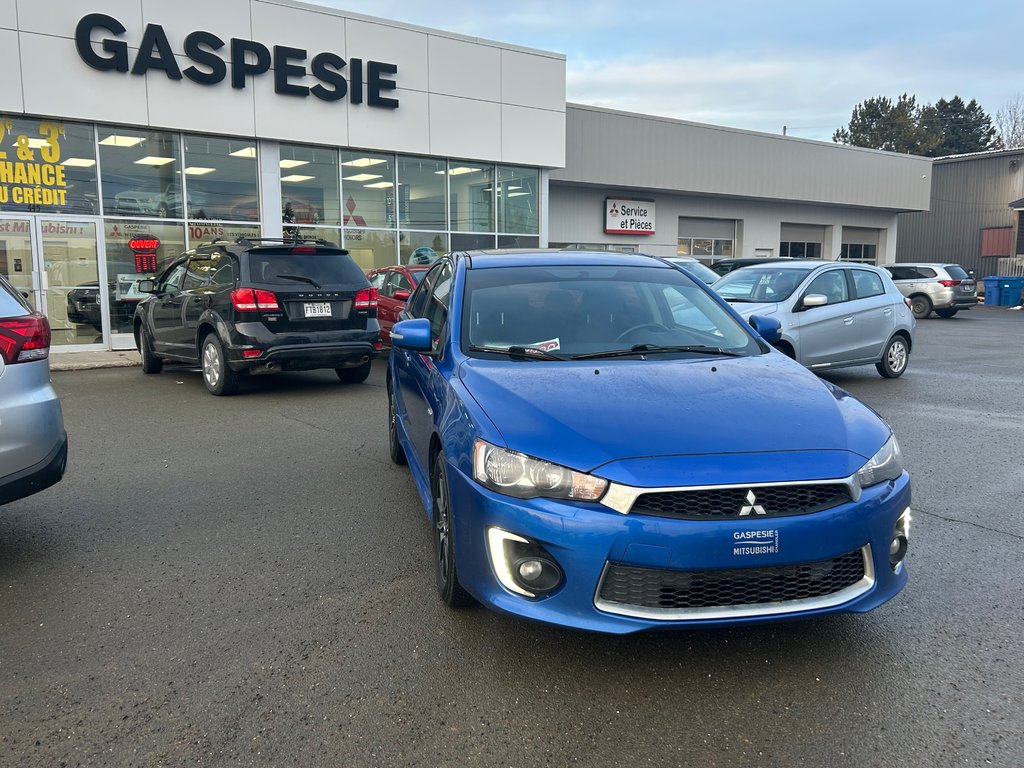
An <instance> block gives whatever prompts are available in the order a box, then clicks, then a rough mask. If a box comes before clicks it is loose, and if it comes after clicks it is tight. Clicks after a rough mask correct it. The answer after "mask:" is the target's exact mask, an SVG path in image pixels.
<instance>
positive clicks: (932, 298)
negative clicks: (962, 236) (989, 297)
mask: <svg viewBox="0 0 1024 768" xmlns="http://www.w3.org/2000/svg"><path fill="white" fill-rule="evenodd" d="M881 266H882V268H883V269H885V270H886V271H888V273H889V274H890V275H892V281H893V282H894V283H896V287H897V288H899V290H900V293H902V294H903V295H904V296H906V297H907V298H908V299H910V309H911V310H912V311H913V313H914V317H916V318H917V319H918V320H923V319H924V318H926V317H928V315H930V314H931V313H932V311H934V312H935V314H936V315H938V316H939V317H942V318H949V317H952V316H953V315H955V314H956V313H957V312H959V311H960V310H961V309H970V308H971V307H974V306H977V304H978V284H977V283H976V282H975V281H974V278H973V277H971V276H970V275H968V274H967V272H966V270H964V268H963V267H961V266H960V265H959V264H946V263H943V262H935V263H928V264H924V263H914V264H903V263H900V264H882V265H881Z"/></svg>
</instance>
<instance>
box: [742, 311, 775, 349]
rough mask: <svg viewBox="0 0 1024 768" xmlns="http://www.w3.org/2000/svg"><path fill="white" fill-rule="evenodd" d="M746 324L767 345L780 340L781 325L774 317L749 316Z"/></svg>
mask: <svg viewBox="0 0 1024 768" xmlns="http://www.w3.org/2000/svg"><path fill="white" fill-rule="evenodd" d="M747 322H748V323H750V327H751V328H753V329H754V331H755V332H756V333H757V335H758V336H760V337H761V338H762V339H764V340H765V341H767V342H768V343H769V344H774V343H775V342H777V341H778V340H779V339H781V338H782V323H780V322H779V321H778V320H776V319H775V318H774V317H765V316H764V315H751V316H750V319H749V320H748V321H747Z"/></svg>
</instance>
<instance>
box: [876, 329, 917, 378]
mask: <svg viewBox="0 0 1024 768" xmlns="http://www.w3.org/2000/svg"><path fill="white" fill-rule="evenodd" d="M909 362H910V348H909V347H908V346H907V340H906V339H905V338H903V337H902V336H893V337H892V338H891V339H889V343H888V344H886V345H885V352H883V353H882V359H881V361H880V362H878V363H875V368H877V369H878V373H879V375H881V376H884V377H885V378H887V379H898V378H899V377H900V376H902V375H903V373H904V371H906V370H907V363H909Z"/></svg>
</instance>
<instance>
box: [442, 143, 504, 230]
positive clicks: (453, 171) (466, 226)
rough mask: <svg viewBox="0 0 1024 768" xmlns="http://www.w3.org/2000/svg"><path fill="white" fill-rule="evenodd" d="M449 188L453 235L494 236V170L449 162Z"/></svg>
mask: <svg viewBox="0 0 1024 768" xmlns="http://www.w3.org/2000/svg"><path fill="white" fill-rule="evenodd" d="M448 187H449V192H448V202H449V210H450V215H451V228H452V230H453V231H456V232H494V166H491V165H484V164H482V163H471V162H463V161H459V160H450V161H449V162H448ZM492 239H493V238H492ZM453 247H454V246H453Z"/></svg>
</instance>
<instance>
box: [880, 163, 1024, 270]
mask: <svg viewBox="0 0 1024 768" xmlns="http://www.w3.org/2000/svg"><path fill="white" fill-rule="evenodd" d="M1022 197H1024V150H1017V151H1015V152H1014V151H1003V152H993V153H990V154H985V155H975V156H966V157H959V158H950V159H938V160H936V161H935V162H934V164H933V166H932V207H931V210H930V211H926V212H923V213H903V214H900V215H899V217H898V219H899V225H898V226H899V230H898V232H899V237H898V239H897V242H896V258H897V260H898V261H951V262H956V263H958V264H960V265H961V266H963V267H964V269H973V270H974V273H975V275H976V276H977V277H985V276H986V275H992V274H995V273H996V271H997V269H998V262H997V260H996V258H995V257H985V258H983V257H982V256H981V231H982V230H983V229H986V228H988V227H1009V226H1013V223H1014V212H1013V210H1011V209H1010V208H1009V207H1008V206H1009V203H1011V202H1012V201H1014V200H1019V199H1020V198H1022Z"/></svg>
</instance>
